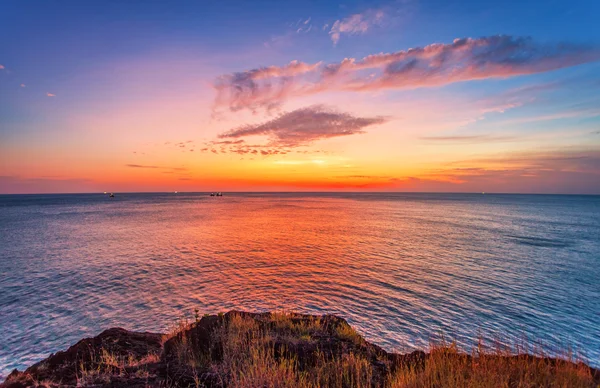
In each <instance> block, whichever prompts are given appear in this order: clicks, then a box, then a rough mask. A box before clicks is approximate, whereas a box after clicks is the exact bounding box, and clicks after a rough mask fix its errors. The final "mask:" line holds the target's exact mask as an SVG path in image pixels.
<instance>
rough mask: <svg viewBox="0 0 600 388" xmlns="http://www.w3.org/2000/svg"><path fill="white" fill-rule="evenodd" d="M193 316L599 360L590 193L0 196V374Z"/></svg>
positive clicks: (598, 233)
mask: <svg viewBox="0 0 600 388" xmlns="http://www.w3.org/2000/svg"><path fill="white" fill-rule="evenodd" d="M194 308H198V309H199V310H200V311H201V313H204V312H210V313H214V312H218V311H226V310H229V309H232V308H237V309H247V310H272V309H287V310H299V311H303V312H313V313H324V312H330V313H335V314H339V315H341V316H343V317H345V318H346V319H348V320H349V321H350V323H351V324H353V325H354V326H355V327H356V328H357V329H358V331H359V332H361V333H362V334H364V335H365V336H366V337H367V338H368V339H369V340H371V341H373V342H375V343H377V344H380V345H381V346H383V347H385V348H387V349H388V350H397V351H409V350H411V349H414V348H426V347H427V344H428V341H429V340H430V339H431V338H432V337H435V336H436V335H438V334H439V333H440V332H443V333H445V334H446V335H447V336H448V337H451V338H453V339H455V340H456V341H457V342H458V343H459V345H460V346H462V347H464V348H468V347H469V346H471V345H472V344H473V343H474V342H475V340H476V337H477V335H479V334H482V335H484V336H485V337H487V338H496V337H500V338H502V339H503V340H505V341H508V342H510V341H514V340H521V339H522V338H526V339H527V341H528V342H529V343H530V344H535V345H536V346H539V345H540V344H541V345H542V346H543V348H544V349H547V351H550V352H559V351H561V350H565V349H569V348H571V349H573V350H574V351H575V352H576V353H577V354H580V355H581V356H582V357H584V358H585V359H586V360H587V361H588V362H590V363H592V364H593V365H596V366H600V197H597V196H549V195H548V196H546V195H481V194H479V195H475V194H473V195H468V194H284V193H282V194H257V193H254V194H226V195H225V196H224V197H222V198H211V197H209V196H207V195H205V194H181V193H180V194H117V195H116V197H115V198H114V199H109V198H108V197H107V196H105V195H100V194H93V195H22V196H0V373H2V374H6V373H7V371H9V370H10V369H12V368H21V369H22V368H24V367H25V366H27V365H28V364H31V363H32V362H35V361H38V360H40V359H42V358H44V357H46V356H48V355H49V354H50V353H51V352H55V351H57V350H61V349H64V348H65V347H67V346H68V345H70V344H72V343H74V342H76V341H77V340H79V339H80V338H82V337H84V336H92V335H96V334H98V333H99V332H100V331H101V330H103V329H105V328H108V327H111V326H122V327H125V328H128V329H132V330H151V331H160V330H164V329H165V328H167V327H168V326H169V325H171V324H172V323H173V322H174V320H175V319H177V318H178V317H180V316H181V315H183V314H185V315H188V316H189V315H190V314H191V313H192V311H193V309H194Z"/></svg>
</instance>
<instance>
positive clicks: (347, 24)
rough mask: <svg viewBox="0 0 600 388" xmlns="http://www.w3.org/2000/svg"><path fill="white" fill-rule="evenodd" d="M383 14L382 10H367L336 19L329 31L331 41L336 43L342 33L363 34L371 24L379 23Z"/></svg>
mask: <svg viewBox="0 0 600 388" xmlns="http://www.w3.org/2000/svg"><path fill="white" fill-rule="evenodd" d="M384 16H385V13H384V12H383V10H368V11H366V12H363V13H357V14H354V15H352V16H349V17H347V18H345V19H341V20H336V21H335V22H334V23H333V25H332V26H331V30H330V31H329V36H330V38H331V41H332V42H333V44H334V45H336V44H337V43H338V42H339V40H340V38H341V36H342V34H347V35H355V34H363V33H365V32H367V31H368V30H369V28H371V27H372V26H373V25H378V24H380V23H381V22H382V20H383V18H384Z"/></svg>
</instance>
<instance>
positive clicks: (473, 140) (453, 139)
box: [420, 134, 518, 144]
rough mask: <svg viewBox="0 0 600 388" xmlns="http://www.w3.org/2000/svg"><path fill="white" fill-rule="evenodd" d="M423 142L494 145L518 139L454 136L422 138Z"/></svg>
mask: <svg viewBox="0 0 600 388" xmlns="http://www.w3.org/2000/svg"><path fill="white" fill-rule="evenodd" d="M420 139H421V140H424V141H427V142H432V143H436V144H444V143H447V144H456V143H462V144H477V143H492V142H509V141H515V140H517V139H518V138H517V137H515V136H494V135H489V134H484V135H452V136H422V137H421V138H420Z"/></svg>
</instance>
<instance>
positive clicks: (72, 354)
mask: <svg viewBox="0 0 600 388" xmlns="http://www.w3.org/2000/svg"><path fill="white" fill-rule="evenodd" d="M442 364H443V365H442ZM432 373H433V376H432V375H431V374H432ZM459 376H462V377H461V378H464V379H466V380H464V381H463V382H464V383H465V384H466V383H467V382H469V381H471V380H473V381H479V382H483V383H484V386H485V385H488V386H489V384H497V383H503V382H509V383H512V384H514V383H517V382H521V383H523V382H528V383H531V382H532V381H529V380H527V381H526V380H524V379H534V381H533V382H534V383H537V384H538V385H539V384H540V383H541V384H542V386H545V385H547V384H549V385H555V384H556V385H560V386H564V384H565V383H566V384H567V385H568V386H582V387H584V386H597V385H598V384H600V370H598V369H595V368H592V367H590V366H588V365H586V364H584V363H582V362H574V360H566V359H559V358H550V357H544V356H541V357H540V356H535V355H530V354H515V353H514V352H512V351H510V350H509V349H496V350H495V351H492V352H486V351H484V350H483V349H477V351H474V352H473V353H471V354H467V353H463V352H461V351H459V350H458V349H457V347H456V346H455V344H452V343H443V344H438V345H435V346H433V347H432V348H431V349H429V351H428V352H427V353H426V352H424V351H414V352H412V353H408V354H397V353H392V352H386V351H385V350H383V349H382V348H380V347H379V346H377V345H374V344H371V343H369V342H368V341H366V340H365V339H364V338H363V337H362V336H360V335H359V334H358V333H357V332H356V331H355V330H354V329H353V328H352V327H351V326H350V325H349V324H348V323H347V322H346V321H345V320H344V319H342V318H339V317H337V316H334V315H323V316H316V315H303V314H296V313H277V312H273V313H249V312H241V311H230V312H228V313H226V314H222V313H220V314H218V315H205V316H203V317H202V318H200V317H199V316H197V317H196V320H195V322H191V323H190V322H183V321H182V322H180V324H179V325H178V327H176V328H174V329H173V330H172V331H171V332H170V333H148V332H143V333H142V332H133V331H127V330H125V329H121V328H112V329H108V330H105V331H103V332H102V333H101V334H99V335H98V336H96V337H93V338H86V339H82V340H80V341H79V342H77V343H76V344H75V345H73V346H71V347H70V348H69V349H67V350H66V351H62V352H57V353H56V354H52V355H51V356H50V357H48V358H46V359H45V360H42V361H40V362H38V363H36V364H34V365H32V366H30V367H29V368H27V369H26V370H25V371H22V372H20V371H17V370H14V371H13V372H11V373H10V374H9V375H8V377H7V378H6V380H5V381H4V382H3V383H2V384H0V387H2V388H17V387H34V386H38V387H58V386H95V387H98V386H106V387H108V386H110V387H129V386H136V387H159V386H165V385H168V386H207V387H222V386H256V385H257V384H258V385H260V386H263V385H267V386H269V385H272V384H275V385H276V386H324V387H325V386H342V387H355V386H356V387H359V386H375V387H403V386H432V385H437V386H439V384H442V385H441V386H447V384H449V382H450V381H455V382H456V381H457V380H455V379H456V378H457V377H459ZM432 378H433V380H432ZM411 379H412V380H411ZM436 379H437V380H436ZM469 379H471V380H469ZM482 379H483V380H482ZM413 380H414V381H413ZM486 382H487V384H486Z"/></svg>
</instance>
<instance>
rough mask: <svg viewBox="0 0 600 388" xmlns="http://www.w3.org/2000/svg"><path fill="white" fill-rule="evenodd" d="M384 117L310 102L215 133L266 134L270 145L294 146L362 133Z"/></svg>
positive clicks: (231, 135) (243, 135)
mask: <svg viewBox="0 0 600 388" xmlns="http://www.w3.org/2000/svg"><path fill="white" fill-rule="evenodd" d="M387 120H388V119H387V118H385V117H356V116H352V115H351V114H349V113H341V112H337V111H335V110H334V109H332V108H329V107H326V106H323V105H314V106H311V107H307V108H302V109H297V110H295V111H292V112H286V113H283V114H281V115H279V116H278V117H276V118H275V119H273V120H270V121H267V122H265V123H262V124H256V125H245V126H242V127H238V128H235V129H232V130H230V131H228V132H225V133H223V134H221V135H219V137H220V138H242V137H247V136H254V135H266V136H268V137H269V139H270V144H272V145H276V146H284V147H298V146H301V145H306V144H310V143H313V142H314V141H316V140H320V139H327V138H331V137H338V136H349V135H354V134H358V133H363V132H364V130H365V128H367V127H369V126H372V125H376V124H382V123H384V122H386V121H387Z"/></svg>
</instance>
